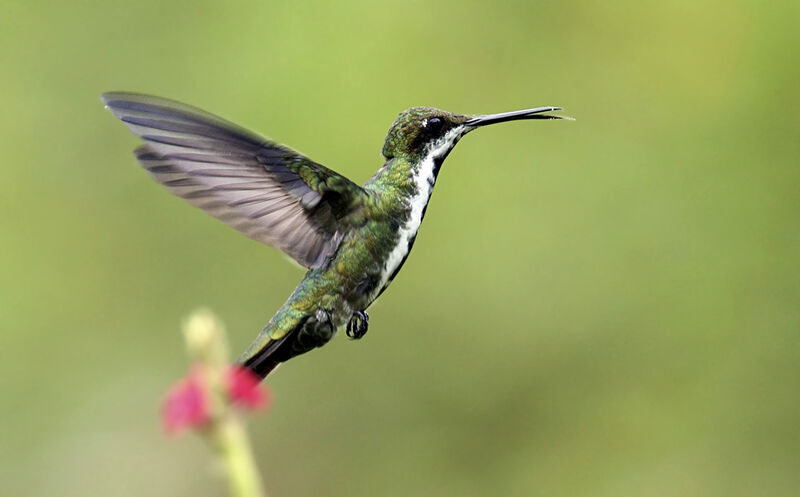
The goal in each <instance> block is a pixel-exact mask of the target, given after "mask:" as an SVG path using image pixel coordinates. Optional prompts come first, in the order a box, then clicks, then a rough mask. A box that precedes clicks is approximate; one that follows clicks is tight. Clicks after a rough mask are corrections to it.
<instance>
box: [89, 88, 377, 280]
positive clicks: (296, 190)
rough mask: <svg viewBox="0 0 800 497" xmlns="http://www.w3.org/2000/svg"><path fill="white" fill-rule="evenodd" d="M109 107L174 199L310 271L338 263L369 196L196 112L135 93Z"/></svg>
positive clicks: (119, 96) (106, 98)
mask: <svg viewBox="0 0 800 497" xmlns="http://www.w3.org/2000/svg"><path fill="white" fill-rule="evenodd" d="M102 99H103V102H104V103H105V104H106V107H108V108H109V109H110V110H111V112H112V113H113V114H114V115H115V116H116V117H118V118H119V119H120V120H121V121H122V122H123V123H125V125H126V126H127V127H128V128H129V129H130V130H131V131H133V132H134V133H135V134H137V135H138V136H139V137H141V138H142V139H143V140H144V141H145V145H142V146H141V147H139V148H137V149H136V150H135V155H136V158H137V159H138V161H139V163H140V164H141V165H142V166H143V167H144V168H145V169H146V170H147V171H148V172H149V173H150V175H151V176H152V177H153V178H155V179H156V180H157V181H158V182H160V183H161V184H163V185H164V186H165V187H166V188H167V189H168V190H169V191H170V192H171V193H173V194H175V195H177V196H179V197H182V198H184V199H186V200H187V201H188V202H189V203H191V204H192V205H195V206H196V207H199V208H200V209H203V210H204V211H206V212H207V213H208V214H210V215H212V216H214V217H216V218H217V219H219V220H221V221H223V222H224V223H226V224H228V225H229V226H231V227H233V228H235V229H236V230H238V231H240V232H242V233H244V234H245V235H247V236H249V237H250V238H253V239H255V240H257V241H260V242H262V243H265V244H267V245H270V246H273V247H276V248H278V249H280V250H283V251H284V252H286V254H288V255H289V256H290V257H292V258H293V259H295V260H296V261H297V262H298V263H300V264H301V265H304V266H306V267H309V268H314V267H319V266H321V265H323V264H324V263H325V262H326V261H327V260H328V259H329V258H330V257H332V255H333V254H334V253H335V251H336V249H337V248H338V245H339V242H340V241H341V240H342V238H343V236H344V234H345V233H346V232H347V230H348V229H349V225H348V223H347V214H348V213H349V212H351V211H352V210H353V209H355V208H357V207H358V205H360V202H361V201H362V200H363V196H365V195H366V193H365V192H364V190H362V189H361V188H360V187H359V186H357V185H356V184H354V183H353V182H351V181H350V180H348V179H347V178H345V177H344V176H341V175H339V174H337V173H336V172H334V171H332V170H330V169H328V168H326V167H324V166H322V165H321V164H317V163H315V162H313V161H312V160H311V159H309V158H307V157H305V156H303V155H301V154H299V153H298V152H295V151H293V150H291V149H289V148H287V147H284V146H282V145H278V144H276V143H274V142H271V141H269V140H267V139H265V138H263V137H260V136H258V135H257V134H255V133H252V132H250V131H248V130H246V129H244V128H241V127H239V126H236V125H235V124H233V123H230V122H228V121H225V120H223V119H221V118H219V117H216V116H214V115H211V114H209V113H207V112H204V111H202V110H199V109H196V108H194V107H191V106H188V105H185V104H181V103H179V102H175V101H172V100H167V99H162V98H158V97H152V96H148V95H139V94H135V93H121V92H114V93H106V94H104V95H103V97H102ZM327 193H335V195H326V194H327Z"/></svg>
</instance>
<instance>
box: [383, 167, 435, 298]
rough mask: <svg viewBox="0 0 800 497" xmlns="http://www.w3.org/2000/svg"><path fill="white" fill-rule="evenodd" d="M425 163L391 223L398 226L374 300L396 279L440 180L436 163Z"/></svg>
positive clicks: (413, 178) (385, 256) (414, 177)
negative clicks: (434, 167)
mask: <svg viewBox="0 0 800 497" xmlns="http://www.w3.org/2000/svg"><path fill="white" fill-rule="evenodd" d="M425 166H426V165H425V164H423V165H422V166H421V167H420V170H419V172H417V174H415V175H414V176H413V177H412V181H413V189H412V194H411V195H409V196H406V197H404V198H403V199H402V209H400V210H398V211H397V212H398V215H396V216H394V217H393V218H392V219H391V221H390V224H391V227H392V228H394V229H393V233H392V236H391V238H390V240H391V243H389V244H387V248H386V251H385V255H384V257H383V260H382V263H381V264H380V270H379V274H378V275H377V280H378V281H377V284H376V285H375V288H374V290H373V293H372V295H371V300H374V299H376V298H378V296H379V295H380V294H381V293H382V292H383V291H384V290H385V289H386V288H387V287H388V286H389V284H390V283H391V282H392V280H394V278H395V276H397V273H398V272H399V271H400V269H401V268H402V267H403V264H404V263H405V262H406V259H407V258H408V255H409V254H410V253H411V248H412V247H413V246H414V241H415V240H416V238H417V232H418V231H419V227H420V225H421V224H422V219H423V218H424V217H425V210H426V209H427V207H428V201H429V200H430V197H431V194H432V193H433V186H434V184H435V182H436V174H435V171H434V169H433V167H432V164H431V167H425Z"/></svg>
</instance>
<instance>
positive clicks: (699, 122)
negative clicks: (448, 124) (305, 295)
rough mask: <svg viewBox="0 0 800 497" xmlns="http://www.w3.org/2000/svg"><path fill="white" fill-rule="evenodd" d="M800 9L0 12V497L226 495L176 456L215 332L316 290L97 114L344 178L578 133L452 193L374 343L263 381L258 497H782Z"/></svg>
mask: <svg viewBox="0 0 800 497" xmlns="http://www.w3.org/2000/svg"><path fill="white" fill-rule="evenodd" d="M799 21H800V4H798V3H797V2H796V1H787V2H744V1H733V2H731V1H726V2H722V1H710V2H694V1H676V2H634V1H626V2H586V1H578V2H521V1H517V2H491V3H487V2H471V1H464V0H459V1H447V2H422V1H416V2H397V3H380V2H355V1H346V0H343V1H339V2H320V1H317V2H303V3H300V2H280V3H278V2H276V3H269V2H226V3H222V2H220V3H213V2H204V1H191V2H190V1H175V2H164V1H161V2H153V1H140V2H92V1H77V2H42V1H31V2H23V1H20V0H11V2H10V3H9V2H8V1H6V2H4V3H3V5H2V7H0V63H2V74H3V76H2V78H0V90H1V91H0V95H2V96H0V133H1V135H0V136H2V144H3V166H2V167H0V228H2V231H0V241H1V243H0V257H2V261H3V262H2V264H0V268H2V277H1V278H0V323H1V324H2V332H0V351H2V361H0V394H1V395H2V397H0V419H1V420H2V425H1V427H0V438H1V439H0V493H2V494H3V495H8V496H11V495H13V496H28V495H31V496H34V495H36V496H38V495H59V496H86V495H113V496H143V495H147V496H151V495H153V496H156V495H158V496H161V495H164V496H217V495H223V494H224V492H225V485H224V481H223V480H221V479H220V478H219V477H218V475H215V472H214V470H213V468H211V467H210V466H211V459H210V457H209V454H208V451H207V450H206V447H205V446H204V445H203V444H202V443H201V441H200V440H198V439H197V438H196V437H194V436H191V435H190V436H185V437H181V438H179V439H177V440H170V439H167V438H166V437H165V436H164V435H163V433H162V431H161V428H160V426H159V420H158V406H159V402H160V399H161V396H162V394H163V392H164V391H165V390H166V388H167V386H168V385H169V384H170V383H171V382H172V381H174V380H175V379H176V378H178V377H180V376H182V375H183V374H184V371H185V366H186V359H185V355H184V350H183V343H182V338H181V336H180V333H179V324H180V322H181V319H182V318H183V317H184V316H185V315H187V314H188V313H189V312H190V311H191V310H192V309H194V308H195V307H197V306H200V305H206V306H209V307H211V308H213V309H214V310H215V311H216V312H217V313H218V314H219V315H220V316H221V318H222V319H223V320H224V321H225V322H226V324H227V327H228V329H229V333H230V338H231V341H232V344H233V348H234V349H235V352H237V353H238V351H239V350H241V349H242V348H243V347H245V346H246V345H247V344H248V343H249V341H250V339H251V338H252V337H253V336H254V335H255V334H256V332H257V331H258V330H259V329H260V328H261V326H262V325H263V324H265V323H266V321H267V320H268V319H269V318H270V316H271V315H272V313H273V312H274V311H275V310H276V309H277V308H278V307H279V305H280V304H281V303H282V302H283V301H284V299H285V298H286V297H287V296H288V295H289V293H290V292H291V290H292V289H293V288H294V285H295V284H296V283H297V282H298V281H299V280H300V278H301V276H302V272H301V271H300V270H298V269H297V268H296V267H294V266H292V265H291V264H289V263H287V262H286V260H285V258H284V256H282V255H281V254H280V253H278V252H277V251H275V250H272V249H269V248H266V247H264V246H261V245H259V244H257V243H255V242H252V241H250V240H248V239H246V238H245V237H243V236H241V235H239V234H237V233H236V232H234V231H233V230H231V229H229V228H227V227H225V226H224V225H222V224H221V223H219V222H217V221H215V220H213V219H212V218H210V217H208V216H206V215H205V214H203V213H202V212H200V211H199V210H196V209H194V208H192V207H190V206H189V205H188V204H186V203H185V202H183V201H182V200H180V199H177V198H175V197H172V196H171V195H169V194H167V193H166V191H165V190H164V189H163V188H161V187H160V186H158V185H157V184H156V183H155V182H153V181H152V180H150V179H149V178H148V177H147V175H146V174H145V173H144V172H143V171H142V170H141V169H140V168H139V167H138V166H137V165H136V163H135V161H134V159H133V157H132V155H131V150H132V149H133V148H134V146H135V145H136V144H137V140H136V139H135V137H134V136H133V135H132V134H131V133H129V132H128V131H127V130H126V129H124V127H123V126H122V125H121V123H119V122H118V121H116V120H115V119H114V118H113V117H112V116H111V115H110V114H109V113H108V112H106V111H105V110H104V109H103V107H102V105H101V103H100V101H99V99H98V95H99V93H100V92H102V91H107V90H133V91H141V92H147V93H153V94H157V95H161V96H166V97H172V98H176V99H180V100H182V101H185V102H188V103H191V104H194V105H197V106H199V107H202V108H205V109H207V110H209V111H211V112H214V113H217V114H221V115H223V116H225V117H227V118H229V119H231V120H233V121H235V122H237V123H240V124H242V125H244V126H247V127H249V128H251V129H254V130H256V131H259V132H261V133H263V134H265V135H267V136H269V137H271V138H273V139H275V140H277V141H280V142H283V143H287V144H290V145H291V146H293V147H296V148H297V149H299V150H301V151H303V152H304V153H306V154H307V155H309V156H310V157H312V158H314V159H316V160H318V161H320V162H322V163H324V164H326V165H328V166H330V167H332V168H334V169H337V170H339V171H341V172H343V173H344V174H346V175H348V176H349V177H351V178H353V179H354V180H356V181H358V182H362V181H364V180H366V179H367V178H368V177H369V176H370V175H371V174H372V173H373V172H374V171H375V170H376V169H377V167H378V166H379V165H380V154H379V152H380V148H381V145H382V143H383V139H384V136H385V133H386V130H387V129H388V127H389V124H390V123H391V122H392V120H393V119H394V118H395V116H396V115H397V113H398V112H400V111H401V110H403V109H405V108H407V107H409V106H412V105H431V106H436V107H440V108H444V109H449V110H452V111H458V112H465V113H491V112H499V111H505V110H512V109H518V108H525V107H531V106H541V105H560V106H563V107H564V108H565V109H566V111H565V113H566V114H568V115H573V116H575V117H576V118H577V119H578V120H577V121H576V122H523V123H512V124H507V125H502V126H496V127H492V128H491V129H485V130H481V131H479V132H476V133H474V134H472V135H470V136H469V137H468V138H466V139H465V140H463V141H462V142H461V144H459V145H458V147H457V148H456V150H455V151H454V152H453V154H452V155H451V156H450V158H449V159H448V161H447V163H446V164H445V166H444V169H443V171H442V174H441V175H440V178H439V183H438V188H437V190H436V193H435V195H434V197H433V200H432V203H431V205H430V209H429V210H428V215H427V217H426V222H425V224H424V226H423V227H422V230H421V233H420V237H419V239H418V240H417V244H416V248H415V250H414V254H413V256H412V257H411V258H410V259H409V262H408V264H406V266H405V268H404V270H403V272H402V274H401V275H400V276H399V277H398V278H397V279H396V280H395V282H394V284H393V286H392V287H391V289H390V290H389V291H388V292H387V293H386V294H384V296H383V298H382V300H381V301H380V302H378V303H377V304H376V305H375V306H373V307H372V308H371V310H370V312H371V318H372V319H371V328H370V333H369V334H368V335H367V337H366V338H365V339H364V340H362V341H360V342H350V341H348V340H346V339H345V338H344V336H343V333H342V334H340V336H338V337H337V339H336V340H334V341H333V342H332V343H330V344H329V345H328V346H326V347H325V348H324V349H321V350H318V351H315V352H312V353H310V354H307V355H305V356H303V357H301V358H298V359H296V360H293V361H291V362H290V363H288V364H287V365H285V366H284V367H282V368H281V369H280V370H279V371H278V372H277V373H276V374H275V375H274V376H272V377H270V380H269V385H270V387H271V388H272V390H273V392H274V397H275V404H274V407H273V408H272V410H271V411H270V412H269V413H268V414H267V415H265V416H262V417H257V418H255V419H253V420H252V422H251V423H250V428H251V432H252V434H253V437H254V442H255V446H256V451H257V453H258V458H259V462H260V464H261V467H262V470H263V474H264V477H265V479H266V482H267V487H268V489H269V491H270V494H271V495H272V496H311V495H313V496H353V495H374V496H395V495H396V496H401V495H402V496H408V495H435V496H487V495H502V496H534V495H535V496H548V497H555V496H609V497H611V496H613V497H619V496H651V495H652V496H656V495H658V496H675V495H703V496H708V495H720V496H722V495H724V496H738V495H741V496H745V495H748V496H749V495H770V496H796V495H798V494H800V472H799V471H798V469H800V427H799V426H798V424H799V423H798V421H800V400H799V399H798V385H799V384H800V382H799V381H798V380H799V379H800V352H799V351H800V338H799V336H800V333H799V332H800V258H798V250H799V249H800V194H799V193H800V188H799V187H800V171H799V170H798V163H799V162H800V161H799V160H798V158H800V139H799V138H800V137H799V136H798V129H799V127H798V124H799V123H798V112H799V111H800V92H799V91H798V88H800V64H798V53H800V29H798V22H799Z"/></svg>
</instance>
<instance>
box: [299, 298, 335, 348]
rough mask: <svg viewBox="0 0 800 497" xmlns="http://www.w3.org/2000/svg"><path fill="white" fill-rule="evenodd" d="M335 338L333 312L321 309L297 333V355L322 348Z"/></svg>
mask: <svg viewBox="0 0 800 497" xmlns="http://www.w3.org/2000/svg"><path fill="white" fill-rule="evenodd" d="M332 337H333V317H332V315H331V311H329V310H327V309H323V308H322V307H320V308H319V309H317V311H316V312H315V313H314V314H313V315H312V316H310V317H309V318H308V319H306V321H305V323H303V325H302V328H300V330H299V332H298V333H297V338H296V340H295V344H294V347H293V348H294V349H295V352H297V354H298V355H299V354H302V353H304V352H308V351H309V350H311V349H313V348H316V347H322V346H323V345H325V344H326V343H328V341H329V340H330V339H331V338H332Z"/></svg>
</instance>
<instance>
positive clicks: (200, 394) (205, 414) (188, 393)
mask: <svg viewBox="0 0 800 497" xmlns="http://www.w3.org/2000/svg"><path fill="white" fill-rule="evenodd" d="M204 376H205V375H204V371H203V370H202V369H201V368H200V367H194V368H192V369H191V370H190V371H189V374H188V375H187V376H186V378H184V379H182V380H180V381H179V382H178V383H176V384H175V385H173V386H172V388H170V390H169V392H168V393H167V397H166V399H165V400H164V404H163V406H162V409H161V419H162V422H163V423H164V429H165V430H166V431H167V433H169V434H176V433H178V432H180V431H181V430H183V429H184V428H200V427H202V426H204V425H206V424H208V423H209V422H210V421H211V418H212V413H211V393H210V392H209V391H208V385H207V384H206V379H205V377H204ZM260 383H261V378H259V377H258V376H257V375H256V374H254V373H253V372H252V371H250V370H249V369H247V368H244V367H241V366H231V367H230V368H229V369H228V370H227V371H226V372H225V378H224V381H223V382H222V385H223V388H224V389H225V394H226V396H227V398H228V401H229V402H230V403H231V404H234V405H238V406H241V407H242V408H244V409H246V410H259V409H264V408H266V407H267V405H268V403H269V397H268V395H267V392H266V390H264V389H262V388H260V387H259V384H260Z"/></svg>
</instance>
